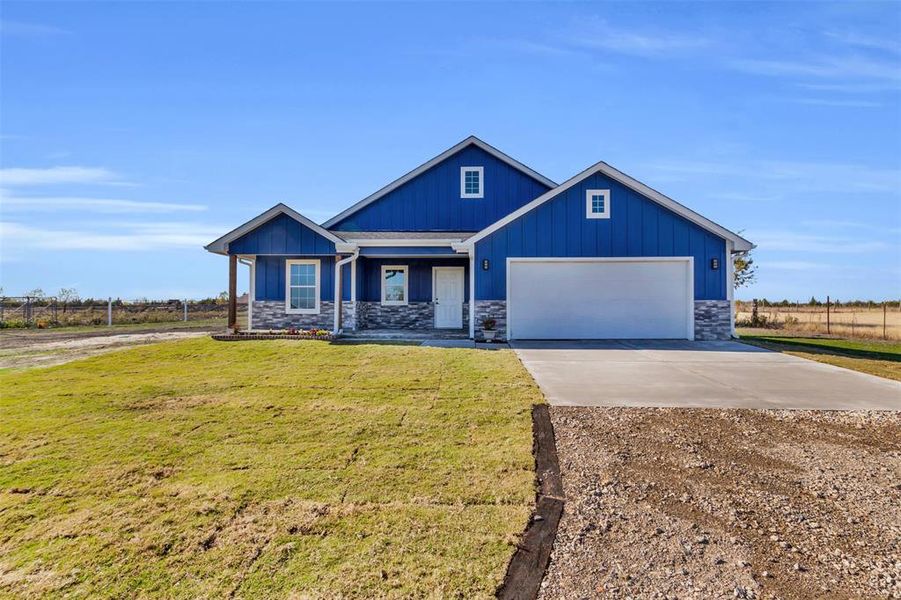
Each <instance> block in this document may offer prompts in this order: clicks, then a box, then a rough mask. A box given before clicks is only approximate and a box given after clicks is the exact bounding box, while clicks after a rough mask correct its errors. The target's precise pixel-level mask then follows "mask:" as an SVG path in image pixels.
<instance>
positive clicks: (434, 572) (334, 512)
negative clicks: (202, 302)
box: [0, 338, 542, 598]
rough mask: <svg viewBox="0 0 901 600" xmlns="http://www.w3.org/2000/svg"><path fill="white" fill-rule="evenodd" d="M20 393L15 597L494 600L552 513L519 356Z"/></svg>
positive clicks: (12, 453)
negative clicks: (534, 450) (546, 508)
mask: <svg viewBox="0 0 901 600" xmlns="http://www.w3.org/2000/svg"><path fill="white" fill-rule="evenodd" d="M0 390H2V398H0V411H2V420H0V594H10V595H16V596H26V597H43V596H46V595H50V596H54V595H55V596H61V595H82V596H107V597H109V596H117V597H123V596H125V597H133V596H139V595H153V596H167V597H170V596H174V597H190V598H194V597H198V596H206V597H223V596H227V595H229V594H234V595H236V596H238V597H240V596H255V597H280V596H294V597H300V598H307V597H309V598H320V597H366V598H370V597H409V596H419V597H422V596H459V597H465V598H472V597H489V596H491V595H493V592H494V589H495V586H496V585H497V584H498V583H499V582H500V581H501V579H502V577H503V574H504V571H505V568H506V564H507V561H508V560H509V557H510V556H511V555H512V552H513V550H514V546H513V544H514V543H515V542H516V540H517V536H518V534H519V533H520V532H521V531H522V530H523V529H524V527H525V524H526V521H527V519H528V515H529V512H530V509H531V506H532V504H533V502H534V472H533V459H532V454H531V446H532V439H531V419H530V406H531V405H532V404H533V403H537V402H541V401H542V400H541V395H540V392H539V391H538V389H537V387H536V386H535V385H534V383H533V382H532V380H531V378H530V377H529V376H528V374H527V373H526V372H525V370H524V369H523V367H522V366H521V365H520V363H519V362H518V361H517V359H516V358H515V356H514V355H513V354H512V352H510V351H477V350H464V349H438V348H421V347H411V346H385V345H380V346H375V345H329V344H326V343H323V342H314V341H311V342H296V341H260V342H242V343H223V342H214V341H212V340H209V339H206V338H203V339H192V340H187V341H179V342H168V343H160V344H154V345H150V346H142V347H139V348H134V349H130V350H125V351H120V352H113V353H110V354H105V355H102V356H97V357H94V358H90V359H85V360H81V361H77V362H73V363H69V364H66V365H61V366H58V367H51V368H46V369H32V370H29V371H18V372H5V373H0Z"/></svg>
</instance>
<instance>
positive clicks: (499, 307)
mask: <svg viewBox="0 0 901 600" xmlns="http://www.w3.org/2000/svg"><path fill="white" fill-rule="evenodd" d="M486 318H492V319H494V320H496V321H497V323H495V325H494V329H495V331H497V334H496V336H495V338H494V339H496V340H506V339H507V302H506V301H504V300H476V310H475V319H476V322H475V337H476V339H482V338H484V337H485V336H484V333H483V331H484V330H483V329H482V319H486Z"/></svg>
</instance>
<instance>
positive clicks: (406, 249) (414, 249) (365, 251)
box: [360, 246, 466, 258]
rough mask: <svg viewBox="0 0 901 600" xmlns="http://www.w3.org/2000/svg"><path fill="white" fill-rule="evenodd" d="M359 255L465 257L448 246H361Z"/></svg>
mask: <svg viewBox="0 0 901 600" xmlns="http://www.w3.org/2000/svg"><path fill="white" fill-rule="evenodd" d="M360 256H369V257H388V256H392V257H399V256H407V257H414V256H417V257H438V256H445V257H446V256H453V257H459V258H465V257H466V255H465V254H460V253H458V252H455V251H454V249H453V248H451V247H450V246H361V247H360Z"/></svg>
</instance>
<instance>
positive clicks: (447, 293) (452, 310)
mask: <svg viewBox="0 0 901 600" xmlns="http://www.w3.org/2000/svg"><path fill="white" fill-rule="evenodd" d="M463 273H464V269H463V267H433V268H432V300H433V301H434V303H435V327H438V328H445V329H462V328H463V281H464V279H463Z"/></svg>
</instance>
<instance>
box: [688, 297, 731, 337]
mask: <svg viewBox="0 0 901 600" xmlns="http://www.w3.org/2000/svg"><path fill="white" fill-rule="evenodd" d="M731 338H732V302H730V301H729V300H696V301H695V339H696V340H728V339H731Z"/></svg>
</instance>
